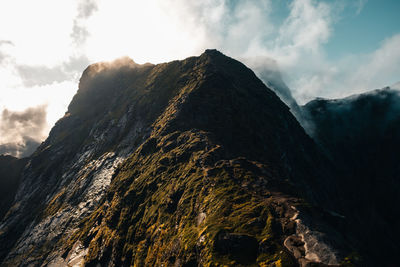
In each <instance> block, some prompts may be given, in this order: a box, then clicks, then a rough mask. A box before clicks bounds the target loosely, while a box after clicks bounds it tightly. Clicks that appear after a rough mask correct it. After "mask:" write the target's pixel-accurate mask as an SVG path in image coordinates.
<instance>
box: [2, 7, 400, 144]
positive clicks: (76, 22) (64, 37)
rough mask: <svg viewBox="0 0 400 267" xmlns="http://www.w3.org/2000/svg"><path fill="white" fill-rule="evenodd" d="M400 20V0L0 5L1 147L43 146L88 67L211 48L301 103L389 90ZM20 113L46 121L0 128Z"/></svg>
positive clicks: (398, 73) (394, 78) (397, 74)
mask: <svg viewBox="0 0 400 267" xmlns="http://www.w3.org/2000/svg"><path fill="white" fill-rule="evenodd" d="M399 13H400V0H202V1H198V0H147V1H139V0H75V1H54V0H37V1H31V0H2V1H0V81H1V89H0V145H2V144H5V143H8V142H16V143H18V145H21V146H23V144H24V142H25V139H24V138H25V137H27V136H28V137H29V138H31V139H34V140H37V141H41V140H43V139H44V138H45V137H46V136H47V133H48V131H49V130H50V128H51V127H52V126H53V125H54V123H55V121H56V120H57V119H58V118H60V117H61V116H63V114H64V112H65V111H66V109H67V106H68V104H69V102H70V101H71V98H72V97H73V95H74V94H75V92H76V90H77V88H78V81H79V77H80V75H81V73H82V71H83V70H84V69H85V68H86V67H87V65H88V64H91V63H94V62H98V61H110V60H113V59H116V58H118V57H123V56H129V57H131V58H132V59H133V60H134V61H136V62H138V63H145V62H152V63H160V62H166V61H171V60H175V59H183V58H186V57H189V56H193V55H200V54H201V53H202V52H203V51H204V50H205V49H207V48H216V49H218V50H220V51H222V52H223V53H225V54H226V55H228V56H231V57H234V58H236V59H239V60H241V61H243V62H244V63H245V64H246V65H248V66H249V67H250V68H253V69H254V70H255V72H256V73H257V68H259V67H260V66H261V67H262V68H272V69H274V70H276V68H278V70H279V71H280V72H281V73H282V77H283V79H284V80H285V82H286V83H287V85H288V86H289V88H290V89H291V91H292V94H293V96H294V97H295V98H296V100H297V101H298V102H299V103H300V104H304V103H306V102H307V101H309V100H311V99H313V98H315V97H326V98H339V97H345V96H348V95H350V94H354V93H361V92H365V91H368V90H372V89H377V88H382V87H384V86H388V85H392V84H395V83H397V82H399V81H400V49H399V47H400V16H399V15H398V14H399ZM262 68H261V69H262ZM26 113H29V114H35V116H42V118H37V117H35V118H34V120H32V123H28V124H22V123H20V122H15V123H14V122H9V123H14V124H13V125H15V127H12V129H10V127H5V126H4V125H6V123H5V120H6V119H7V118H10V117H13V118H14V117H15V118H17V117H24V116H22V115H24V114H25V115H26ZM7 114H8V115H10V114H16V115H18V116H6V115H7ZM29 114H28V115H29ZM43 121H45V122H46V123H41V124H40V125H39V124H38V125H36V124H35V122H43Z"/></svg>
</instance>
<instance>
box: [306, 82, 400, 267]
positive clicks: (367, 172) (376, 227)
mask: <svg viewBox="0 0 400 267" xmlns="http://www.w3.org/2000/svg"><path fill="white" fill-rule="evenodd" d="M303 109H304V110H305V112H306V114H308V116H309V120H310V121H313V123H314V125H313V131H311V133H312V136H313V137H314V139H315V140H316V141H317V142H318V143H319V144H320V145H321V147H322V148H323V149H324V150H325V152H326V153H327V155H328V156H329V157H330V158H331V159H332V160H333V161H334V162H335V165H336V167H337V168H338V170H339V172H340V174H339V175H337V177H336V179H335V180H336V181H337V183H338V187H339V188H341V190H340V201H339V202H341V203H342V204H343V205H342V210H341V213H343V214H345V215H346V217H347V220H346V221H347V231H348V232H350V233H352V234H353V235H354V239H355V242H356V243H358V244H357V246H358V247H360V252H361V253H363V254H364V255H367V257H368V258H369V261H377V260H379V264H378V263H377V262H376V263H375V266H376V265H381V266H395V265H397V264H398V261H399V260H398V256H397V252H398V251H400V246H399V242H398V240H399V239H400V231H399V228H398V221H399V219H400V217H399V214H400V208H399V207H398V205H397V203H400V194H399V192H400V165H399V163H398V158H399V157H398V151H399V150H400V91H398V90H392V89H390V88H384V89H381V90H375V91H372V92H369V93H365V94H361V95H354V96H350V97H347V98H344V99H336V100H325V99H317V100H314V101H311V102H310V103H308V104H307V105H305V106H304V107H303ZM373 265H374V264H372V266H373Z"/></svg>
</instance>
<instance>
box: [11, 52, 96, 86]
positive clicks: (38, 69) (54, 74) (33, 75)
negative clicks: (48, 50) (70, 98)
mask: <svg viewBox="0 0 400 267" xmlns="http://www.w3.org/2000/svg"><path fill="white" fill-rule="evenodd" d="M88 65H89V60H88V59H87V58H86V57H84V56H80V57H72V58H70V59H69V60H68V61H66V62H64V63H62V64H61V65H57V66H54V67H47V66H43V65H42V66H40V65H39V66H37V65H33V66H32V65H16V66H15V68H16V70H17V72H18V74H19V77H20V78H21V80H22V83H23V84H24V86H26V87H33V86H42V85H48V84H52V83H55V82H56V83H57V82H58V83H60V82H63V81H68V80H74V79H75V80H76V79H77V78H78V77H79V76H80V75H81V73H82V71H83V70H84V69H85V68H86V67H87V66H88Z"/></svg>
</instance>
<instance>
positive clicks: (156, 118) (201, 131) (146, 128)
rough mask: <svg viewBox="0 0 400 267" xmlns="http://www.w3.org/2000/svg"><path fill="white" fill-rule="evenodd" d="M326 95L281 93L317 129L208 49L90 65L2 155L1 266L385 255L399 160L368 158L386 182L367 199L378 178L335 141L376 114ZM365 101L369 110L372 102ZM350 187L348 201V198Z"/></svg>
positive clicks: (372, 262) (364, 261)
mask: <svg viewBox="0 0 400 267" xmlns="http://www.w3.org/2000/svg"><path fill="white" fill-rule="evenodd" d="M263 73H264V75H265V77H264V79H271V82H270V83H268V82H267V85H268V84H269V85H270V86H271V87H272V86H275V87H280V88H281V89H282V90H283V91H285V90H286V89H288V88H287V87H285V86H286V85H284V83H283V81H282V80H281V79H278V78H276V77H278V76H277V75H276V73H272V74H271V73H270V76H268V75H269V74H268V70H265V71H264V72H263ZM268 77H269V78H268ZM272 77H275V78H272ZM282 90H277V89H276V88H275V91H277V92H278V91H282ZM288 92H289V93H290V91H288ZM390 92H392V91H390ZM377 95H380V94H377ZM281 96H282V98H283V97H284V94H282V93H281ZM288 97H289V98H287V99H286V100H285V101H288V100H290V95H288ZM377 98H378V99H380V98H379V97H377ZM374 99H375V98H373V100H367V101H366V102H367V103H368V102H369V101H375V100H374ZM293 101H294V100H293ZM321 101H325V102H321ZM345 102H346V103H347V102H348V103H353V100H351V99H350V100H348V101H347V100H345ZM378 102H379V101H378ZM321 103H322V104H321ZM324 103H330V102H329V101H327V100H316V101H314V102H311V103H309V104H307V105H306V106H305V107H298V106H297V104H296V103H295V102H294V104H296V106H297V109H298V110H299V112H306V114H309V115H308V117H307V119H309V120H310V121H313V122H314V123H315V125H314V126H315V127H314V129H315V132H314V134H313V135H312V137H313V138H314V139H315V140H316V142H315V141H313V140H312V139H311V138H310V137H309V135H307V134H306V133H305V131H304V129H303V128H302V127H301V126H300V124H299V123H298V121H297V120H296V119H295V117H294V116H293V115H292V113H291V112H290V110H289V108H288V107H287V106H286V105H285V104H284V103H283V102H282V101H281V100H280V98H279V97H278V96H277V95H276V94H275V93H274V92H273V91H272V90H271V89H270V88H269V87H268V86H266V85H265V84H264V83H263V82H261V80H260V79H259V78H257V77H256V75H255V74H254V73H253V71H252V70H250V69H249V68H247V67H246V66H245V65H243V64H242V63H240V62H238V61H236V60H234V59H232V58H229V57H227V56H225V55H223V54H222V53H220V52H218V51H216V50H206V51H205V52H204V53H203V54H202V55H200V56H199V57H190V58H187V59H185V60H182V61H173V62H169V63H163V64H158V65H152V64H145V65H139V64H136V63H135V62H133V61H132V60H131V59H128V58H123V59H119V60H117V61H114V62H110V63H97V64H93V65H91V66H89V67H88V68H87V69H86V70H85V71H84V73H83V74H82V77H81V79H80V84H79V90H78V92H77V94H76V95H75V96H74V98H73V100H72V102H71V104H70V105H69V108H68V112H67V113H66V114H65V116H64V117H63V118H61V119H60V120H59V121H58V122H57V123H56V125H55V126H54V128H53V129H52V130H51V132H50V134H49V137H48V138H47V139H46V141H45V142H44V143H42V144H41V145H40V147H39V148H38V149H37V150H36V151H35V153H34V154H33V155H32V156H31V157H29V158H28V159H27V160H26V161H27V162H24V164H22V163H21V165H19V167H13V166H10V169H13V170H16V171H17V170H18V172H16V173H17V175H16V177H14V178H12V181H15V182H14V183H13V185H12V186H8V185H7V186H6V187H7V188H14V189H13V191H12V190H10V191H8V192H9V196H8V199H12V201H11V202H10V203H9V204H7V208H6V209H7V211H6V213H5V215H4V216H3V218H2V221H1V222H0V261H1V262H2V265H3V266H132V265H133V266H354V265H356V266H357V265H358V266H378V265H380V266H385V265H388V264H391V263H394V262H395V261H393V259H395V257H394V255H390V254H389V252H390V253H393V249H395V248H396V243H393V242H392V241H393V240H391V238H392V236H393V237H396V234H397V232H396V231H398V230H396V229H393V224H392V221H389V219H388V218H389V217H388V216H389V214H392V212H396V209H397V207H394V205H386V207H384V208H382V210H378V209H377V208H378V207H379V205H383V202H384V201H397V198H396V197H397V196H394V195H393V193H394V192H396V190H397V188H396V187H394V186H396V182H395V181H396V179H394V178H393V179H392V177H391V176H390V175H391V173H394V174H396V173H398V172H397V170H398V167H396V168H397V169H392V168H394V167H393V166H394V165H393V164H394V161H393V162H392V161H390V162H389V161H388V162H387V165H382V166H385V167H387V168H388V169H387V170H385V171H382V173H384V174H385V177H386V178H385V179H386V180H385V183H386V181H389V184H388V185H390V186H392V184H390V182H391V181H393V185H394V186H393V187H389V188H388V187H387V186H386V185H385V183H381V184H380V185H379V187H375V188H376V191H375V195H373V196H371V195H370V198H368V199H367V198H366V196H367V193H374V192H372V191H368V190H369V189H370V188H373V186H376V184H374V183H373V181H374V180H373V178H370V177H366V178H365V180H364V181H361V176H357V177H356V178H352V176H351V175H350V172H351V173H355V174H357V175H359V170H358V167H357V166H356V165H354V167H352V165H351V164H349V162H350V161H351V160H353V161H354V160H358V158H356V157H358V156H359V153H360V152H358V151H353V148H351V149H350V150H346V148H347V146H346V145H344V146H340V145H337V144H338V142H341V141H340V140H344V141H346V142H349V145H350V146H353V145H355V143H353V140H355V141H359V140H361V139H362V138H357V136H362V135H364V133H365V131H366V130H365V129H367V128H369V127H370V126H368V125H369V123H372V124H373V125H375V120H374V118H375V117H371V118H370V117H368V116H369V115H368V116H367V115H365V116H366V117H365V116H361V118H365V120H363V119H360V118H359V117H357V116H358V115H354V114H353V113H352V114H353V115H354V116H355V117H354V120H355V121H359V123H358V122H355V123H353V119H352V121H351V122H352V123H347V122H346V120H347V117H345V118H342V119H339V120H336V117H335V116H334V115H332V114H333V112H332V111H331V109H329V108H326V107H327V106H331V105H330V104H324ZM292 104H293V103H292ZM346 105H347V106H348V105H349V104H346ZM321 106H322V108H320V107H321ZM350 106H351V107H353V104H350ZM358 106H359V104H355V107H356V109H355V111H354V110H353V112H355V114H358V108H357V107H358ZM361 106H362V105H361ZM367 106H368V104H367ZM332 107H334V108H333V110H337V109H336V108H335V107H336V106H335V105H332ZM345 110H347V109H345ZM361 110H364V108H361ZM365 110H366V111H365V112H366V114H370V115H371V116H372V115H373V114H375V113H374V112H372V111H375V108H373V107H372V111H368V108H365ZM393 110H394V109H393ZM292 111H293V108H292ZM394 111H395V110H394ZM343 112H344V111H343ZM318 114H320V115H318ZM330 114H331V115H330ZM346 114H347V113H346ZM386 115H387V114H386V113H385V114H384V116H386ZM374 116H375V115H374ZM382 116H383V115H382ZM394 116H397V115H396V114H395V113H394ZM376 117H377V118H379V114H376ZM332 118H333V119H332ZM367 120H369V121H367ZM377 120H379V119H377ZM328 121H329V122H328ZM363 121H364V122H365V125H367V126H365V128H362V127H364V124H363ZM396 121H397V119H395V120H391V119H390V120H388V122H387V123H384V122H380V123H381V124H382V125H384V126H386V125H387V127H388V128H387V130H385V133H386V132H388V133H391V131H392V130H390V129H392V127H394V129H395V130H394V131H397V129H398V128H396V127H397V126H396V125H397V124H396ZM325 122H326V123H325ZM331 122H332V123H336V124H335V125H330V123H331ZM344 122H345V123H344ZM340 123H342V124H343V127H344V128H343V131H345V132H347V131H350V129H351V131H350V132H351V135H352V136H354V137H352V138H353V139H348V138H347V137H342V136H347V135H346V134H344V133H341V132H340V129H342V128H340V127H341V126H339V125H340ZM336 125H337V126H336ZM347 125H350V126H349V128H345V127H347ZM390 125H392V126H390ZM336 127H337V128H338V129H336ZM351 127H353V128H354V129H353V128H351ZM360 127H361V128H360ZM378 127H381V126H378V125H376V128H378ZM353 130H354V131H353ZM335 131H337V132H338V135H337V134H336V132H335ZM377 131H378V130H377ZM385 133H384V134H382V135H375V134H373V135H371V137H370V138H371V139H368V140H372V141H374V142H375V143H379V142H380V141H378V139H376V138H388V139H387V144H397V143H394V142H395V141H394V139H396V138H397V135H393V136H392V135H390V134H385ZM394 133H396V134H397V132H394ZM340 134H342V135H340ZM382 136H383V137H382ZM391 137H393V138H394V139H393V140H392V139H390V138H391ZM396 140H398V139H396ZM344 141H343V142H344ZM396 142H397V141H396ZM372 147H375V145H373V146H372ZM356 148H357V149H358V147H357V146H356V147H355V148H354V149H356ZM365 151H369V150H365ZM352 152H354V153H352ZM341 153H342V155H343V158H344V157H347V158H346V159H343V160H342V159H341V156H340V155H341ZM365 154H366V155H367V153H365ZM371 155H372V154H371ZM382 155H384V154H382ZM382 155H381V154H379V156H382ZM353 157H354V158H353ZM382 157H383V156H382ZM367 159H368V160H371V156H368V157H366V161H365V162H368V164H370V163H371V161H368V160H367ZM386 159H388V160H392V158H390V157H386V156H385V157H384V158H383V159H382V161H384V160H386ZM13 160H14V161H15V159H13ZM0 163H1V159H0ZM360 175H361V174H360ZM1 179H3V176H2V177H1ZM351 179H353V180H351ZM346 181H348V182H346ZM357 185H358V186H357ZM385 188H386V189H387V192H389V193H388V194H387V196H386V195H384V189H385ZM355 190H358V191H357V193H356V194H354V198H356V197H360V198H361V200H354V199H352V198H351V192H352V191H355ZM390 190H392V191H390ZM363 201H364V202H363ZM393 203H394V202H393ZM358 205H359V206H358ZM370 207H371V208H370ZM355 209H358V210H356V211H355V212H352V211H354V210H355ZM378 211H379V212H381V213H379V215H376V214H377V212H378ZM368 216H370V217H368ZM379 218H381V219H379ZM363 220H365V221H366V222H363ZM369 220H371V221H369ZM369 223H371V224H372V225H374V226H376V227H377V228H376V229H375V230H376V233H372V229H371V227H369ZM363 224H365V225H363ZM360 225H361V226H360ZM363 231H364V232H363ZM362 233H364V236H363V235H362ZM380 235H382V236H380ZM387 235H391V236H390V237H389V238H387V240H388V241H387V243H385V246H379V248H373V247H372V246H370V245H372V243H371V242H366V238H365V236H371V237H372V240H373V241H379V242H383V240H384V237H385V236H387ZM364 243H365V244H366V245H364ZM385 247H386V248H387V252H388V253H386V254H381V255H385V257H384V258H382V257H381V256H379V255H378V254H379V252H381V251H383V250H384V248H385Z"/></svg>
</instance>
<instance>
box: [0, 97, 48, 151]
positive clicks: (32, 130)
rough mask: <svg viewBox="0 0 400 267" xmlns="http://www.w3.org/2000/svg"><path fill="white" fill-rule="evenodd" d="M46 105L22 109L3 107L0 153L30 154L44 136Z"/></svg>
mask: <svg viewBox="0 0 400 267" xmlns="http://www.w3.org/2000/svg"><path fill="white" fill-rule="evenodd" d="M46 125H47V124H46V106H45V105H43V106H38V107H31V108H28V109H26V110H24V111H10V110H8V109H4V110H3V112H2V113H1V117H0V154H9V155H12V156H15V157H26V156H28V155H30V154H31V153H32V152H33V151H34V150H35V149H36V148H37V146H38V145H39V144H40V142H41V141H42V140H43V138H44V131H45V129H46Z"/></svg>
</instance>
